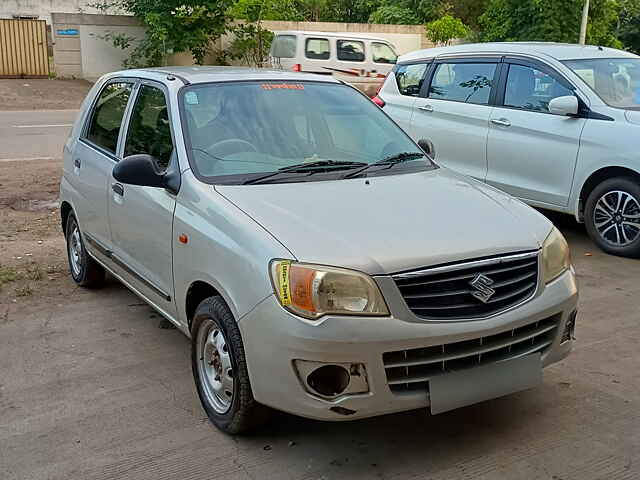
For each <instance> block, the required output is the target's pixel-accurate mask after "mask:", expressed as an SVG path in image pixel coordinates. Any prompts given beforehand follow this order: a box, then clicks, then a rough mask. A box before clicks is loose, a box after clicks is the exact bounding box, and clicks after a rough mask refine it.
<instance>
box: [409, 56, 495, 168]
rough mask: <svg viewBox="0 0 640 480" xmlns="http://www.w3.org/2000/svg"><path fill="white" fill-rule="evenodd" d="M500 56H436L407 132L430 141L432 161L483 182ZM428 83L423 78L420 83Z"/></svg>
mask: <svg viewBox="0 0 640 480" xmlns="http://www.w3.org/2000/svg"><path fill="white" fill-rule="evenodd" d="M498 65H499V59H492V58H477V59H476V58H474V59H451V60H449V59H447V60H436V61H435V62H434V64H433V66H432V68H431V71H430V74H429V78H430V81H429V82H428V85H425V87H424V88H423V89H422V92H421V95H420V96H421V98H420V99H418V100H417V101H416V103H415V114H414V116H413V121H412V126H411V128H412V131H413V133H414V135H415V136H416V137H417V138H425V139H427V140H430V141H431V142H432V143H433V146H434V150H435V158H436V161H437V162H438V163H440V164H442V165H444V166H446V167H449V168H452V169H453V170H456V171H458V172H460V173H464V174H466V175H470V176H472V177H475V178H477V179H479V180H484V179H485V176H486V173H487V157H486V145H487V134H488V129H489V117H490V115H491V110H492V107H491V106H490V104H491V100H492V98H493V95H494V91H495V88H494V80H495V79H496V72H497V70H498ZM425 83H427V82H425Z"/></svg>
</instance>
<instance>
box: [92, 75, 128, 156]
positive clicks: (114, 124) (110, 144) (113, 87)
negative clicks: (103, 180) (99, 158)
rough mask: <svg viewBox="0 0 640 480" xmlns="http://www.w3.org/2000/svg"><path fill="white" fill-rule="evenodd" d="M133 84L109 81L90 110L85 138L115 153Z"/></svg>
mask: <svg viewBox="0 0 640 480" xmlns="http://www.w3.org/2000/svg"><path fill="white" fill-rule="evenodd" d="M132 86H133V84H132V83H127V82H115V83H110V84H108V85H107V86H106V87H104V89H103V90H102V92H100V96H99V97H98V101H97V102H96V103H95V105H94V107H93V111H92V112H91V120H90V122H89V126H88V128H87V133H86V137H85V138H86V139H87V140H89V141H90V142H91V143H93V144H95V145H97V146H98V147H101V148H103V149H104V150H106V151H108V152H109V153H112V154H114V155H115V153H116V148H117V146H118V136H119V135H120V127H121V126H122V117H124V111H125V109H126V108H127V102H128V101H129V96H130V95H131V88H132Z"/></svg>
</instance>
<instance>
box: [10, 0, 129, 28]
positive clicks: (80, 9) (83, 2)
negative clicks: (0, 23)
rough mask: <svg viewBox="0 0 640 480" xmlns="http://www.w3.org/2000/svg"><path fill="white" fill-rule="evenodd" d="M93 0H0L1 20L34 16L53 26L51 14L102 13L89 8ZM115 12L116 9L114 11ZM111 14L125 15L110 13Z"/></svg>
mask: <svg viewBox="0 0 640 480" xmlns="http://www.w3.org/2000/svg"><path fill="white" fill-rule="evenodd" d="M92 1H93V0H0V18H13V17H15V16H33V17H35V18H37V19H39V20H46V21H47V24H48V25H51V23H52V19H51V14H52V13H53V12H61V13H101V12H100V11H99V10H97V9H96V8H92V7H89V6H87V4H89V3H92ZM112 10H114V9H112ZM109 13H124V12H118V11H115V10H114V11H110V12H109Z"/></svg>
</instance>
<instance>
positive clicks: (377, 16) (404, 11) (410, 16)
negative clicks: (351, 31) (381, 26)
mask: <svg viewBox="0 0 640 480" xmlns="http://www.w3.org/2000/svg"><path fill="white" fill-rule="evenodd" d="M369 23H385V24H392V25H416V24H418V23H420V19H419V18H418V17H417V16H416V15H415V14H414V13H413V12H412V11H411V10H409V9H408V8H403V7H400V6H397V5H384V6H382V7H379V8H378V9H377V10H375V11H374V12H373V13H372V14H371V16H370V17H369Z"/></svg>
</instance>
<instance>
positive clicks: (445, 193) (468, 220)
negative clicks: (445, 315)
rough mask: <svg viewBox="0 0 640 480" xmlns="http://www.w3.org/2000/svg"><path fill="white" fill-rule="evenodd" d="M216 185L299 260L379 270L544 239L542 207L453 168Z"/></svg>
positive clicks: (529, 245) (532, 245) (546, 226)
mask: <svg viewBox="0 0 640 480" xmlns="http://www.w3.org/2000/svg"><path fill="white" fill-rule="evenodd" d="M215 189H216V190H217V191H218V192H219V193H220V194H221V195H223V196H224V197H226V198H227V199H228V200H229V201H230V202H232V203H233V204H235V205H236V206H237V207H238V208H240V209H241V210H243V211H244V212H245V213H246V214H247V215H249V216H251V217H252V218H253V219H254V220H255V221H256V222H258V223H259V224H260V225H262V226H263V227H264V228H265V229H266V230H268V231H269V232H270V233H271V234H272V235H273V236H274V237H275V238H276V239H277V240H278V241H280V242H281V243H282V244H283V245H284V246H285V247H286V248H287V249H289V251H290V252H291V253H292V254H293V255H294V256H295V257H296V259H297V260H299V261H303V262H309V263H318V264H323V265H333V266H340V267H348V268H353V269H356V270H360V271H363V272H366V273H369V274H371V275H376V274H387V273H396V272H400V271H405V270H410V269H414V268H419V267H427V266H432V265H437V264H442V263H447V262H453V261H459V260H465V259H471V258H477V257H483V256H488V255H498V254H505V253H512V252H518V251H523V250H532V249H537V248H540V246H541V245H542V242H544V239H545V238H546V236H547V235H548V233H549V232H550V230H551V223H550V222H549V221H548V220H547V219H546V218H545V217H544V216H542V215H541V214H539V213H538V212H536V211H535V210H533V209H532V208H530V207H528V206H526V205H525V204H523V203H522V202H520V201H519V200H516V199H515V198H513V197H510V196H508V195H506V194H504V193H502V192H500V191H498V190H496V189H494V188H492V187H489V186H487V185H484V184H482V183H480V182H477V181H475V180H473V179H471V178H468V177H465V176H462V175H459V174H456V173H454V172H452V171H450V170H447V169H444V168H438V169H434V170H429V171H425V172H420V173H410V174H399V175H388V176H379V177H372V178H368V179H363V178H358V179H348V180H335V181H318V182H308V183H282V184H265V185H245V186H239V185H233V186H231V185H218V186H216V187H215Z"/></svg>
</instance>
